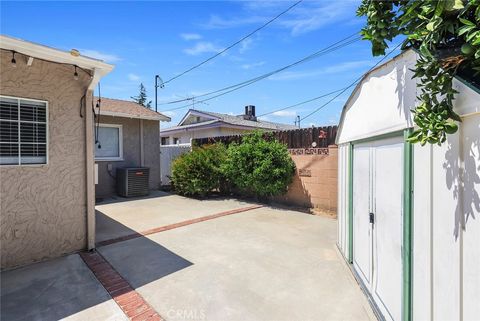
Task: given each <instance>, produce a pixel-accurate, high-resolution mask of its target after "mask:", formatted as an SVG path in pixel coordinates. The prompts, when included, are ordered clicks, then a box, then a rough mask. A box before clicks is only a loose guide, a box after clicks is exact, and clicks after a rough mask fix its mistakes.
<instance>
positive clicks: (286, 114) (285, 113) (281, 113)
mask: <svg viewBox="0 0 480 321" xmlns="http://www.w3.org/2000/svg"><path fill="white" fill-rule="evenodd" d="M272 115H274V116H277V117H295V116H297V112H296V111H295V110H280V111H276V112H274V113H273V114H272Z"/></svg>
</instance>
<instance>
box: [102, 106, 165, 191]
mask: <svg viewBox="0 0 480 321" xmlns="http://www.w3.org/2000/svg"><path fill="white" fill-rule="evenodd" d="M96 99H97V100H98V98H96ZM96 111H97V114H99V116H97V117H98V118H97V120H96V121H97V124H96V125H97V126H96V127H95V128H96V129H97V128H98V131H97V130H96V134H97V137H96V139H97V140H98V142H97V143H96V144H95V163H96V164H97V166H98V167H97V170H98V172H97V173H98V182H97V185H96V186H95V195H96V196H97V197H108V196H112V195H114V194H115V193H116V169H117V168H120V167H148V168H150V177H149V188H150V189H158V188H159V187H160V142H159V131H160V121H170V118H169V117H167V116H165V115H163V114H160V113H157V112H155V111H153V110H151V109H148V108H146V107H143V106H142V105H139V104H137V103H135V102H132V101H126V100H119V99H110V98H103V97H102V98H101V99H100V109H98V108H97V109H96Z"/></svg>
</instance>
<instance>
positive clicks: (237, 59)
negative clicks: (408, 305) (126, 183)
mask: <svg viewBox="0 0 480 321" xmlns="http://www.w3.org/2000/svg"><path fill="white" fill-rule="evenodd" d="M293 3H294V2H293V1H254V2H248V1H210V2H205V1H192V2H186V1H175V2H161V1H156V2H112V1H108V2H37V1H35V2H5V1H2V3H1V9H2V10H1V25H0V26H1V33H2V34H6V35H9V36H13V37H18V38H21V39H24V40H29V41H33V42H37V43H41V44H45V45H48V46H52V47H56V48H59V49H64V50H70V49H71V48H76V49H78V50H80V52H81V53H82V54H84V55H87V56H91V57H96V58H100V59H103V60H105V61H107V62H109V63H112V64H114V65H115V69H114V70H113V72H112V73H111V74H110V75H108V76H106V77H105V78H103V79H102V82H101V85H102V95H103V96H105V97H110V98H118V99H130V96H133V95H136V94H137V93H138V86H139V84H140V82H143V83H144V85H145V86H146V88H147V93H148V94H149V98H150V99H152V100H154V85H153V83H154V76H155V74H159V75H160V76H161V77H162V78H163V79H164V80H167V79H170V78H171V77H173V76H175V75H177V74H178V73H180V72H182V71H184V70H186V69H188V68H189V67H191V66H193V65H195V64H197V63H199V62H201V61H202V60H204V59H206V58H208V57H209V56H211V55H213V54H215V53H216V52H218V51H219V50H221V49H223V48H225V47H226V46H228V45H230V44H231V43H233V42H235V41H237V40H238V39H240V38H242V37H243V36H244V35H245V34H247V33H249V32H251V31H252V30H254V29H256V28H257V27H259V26H261V25H262V24H264V23H265V22H266V21H268V20H269V19H271V18H272V17H274V16H275V15H277V14H278V13H280V12H281V11H283V10H284V9H286V8H287V7H289V6H290V5H291V4H293ZM358 3H359V1H347V0H342V1H330V0H322V1H308V0H307V1H304V2H303V3H301V4H299V5H298V6H296V7H295V8H294V9H292V10H291V11H290V12H288V13H287V14H285V15H283V16H282V17H280V18H279V19H278V20H276V21H275V22H273V23H272V24H270V25H269V26H268V27H266V28H265V29H263V30H261V31H260V32H258V33H256V34H255V35H254V36H252V37H251V38H249V39H248V40H246V41H244V42H242V43H240V44H239V45H238V46H236V47H234V48H232V49H230V50H229V51H227V52H226V53H225V54H223V55H221V56H219V57H218V58H216V59H214V60H213V61H211V62H209V63H207V64H205V65H204V66H202V67H200V68H198V69H196V70H194V71H192V72H190V73H188V74H186V75H184V76H182V77H180V78H178V79H176V80H174V81H172V82H171V83H168V84H167V85H166V86H165V88H163V89H159V103H161V102H165V101H171V100H176V99H181V98H184V97H186V96H192V95H199V94H202V93H205V92H209V91H213V90H216V89H220V88H223V87H226V86H228V85H231V84H235V83H238V82H242V81H244V80H247V79H250V78H253V77H256V76H258V75H261V74H264V73H266V72H269V71H271V70H275V69H278V68H280V67H283V66H284V65H287V64H289V63H292V62H294V61H296V60H299V59H301V58H303V57H304V56H307V55H309V54H311V53H313V52H315V51H317V50H319V49H321V48H323V47H325V46H327V45H329V44H332V43H334V42H335V41H337V40H339V39H341V38H344V37H346V36H348V35H350V34H352V33H354V32H355V31H359V30H360V29H361V27H362V25H363V23H364V20H363V19H361V18H358V17H356V16H355V10H356V7H357V5H358ZM378 59H379V58H378V57H375V58H374V57H372V56H371V51H370V44H369V43H368V42H367V41H360V42H356V43H354V44H352V45H350V46H348V47H345V48H343V49H340V50H338V51H335V52H333V53H330V54H328V55H325V56H322V57H319V58H317V59H315V60H312V61H310V62H307V63H305V64H302V65H300V66H296V67H294V68H291V69H289V70H287V71H284V72H282V73H279V74H277V75H274V76H271V77H270V78H268V79H264V80H262V81H259V82H257V83H255V84H253V85H251V86H248V87H245V88H242V89H240V90H238V91H235V92H232V93H230V94H227V95H224V96H222V97H218V98H215V99H212V100H210V101H208V102H207V103H208V105H205V104H197V105H196V106H195V107H196V108H197V109H202V110H209V111H216V112H224V113H233V114H240V113H242V112H243V108H244V106H245V105H255V106H256V108H257V114H262V113H266V112H269V111H271V110H274V109H278V108H281V107H285V106H289V105H292V104H295V103H298V102H301V101H304V100H307V99H309V98H312V97H316V96H319V95H322V94H323V93H326V92H329V91H333V90H336V89H339V88H342V87H344V86H345V85H347V84H349V83H350V82H352V81H353V80H354V79H356V78H357V77H359V76H360V75H361V74H362V73H364V72H365V71H367V70H368V69H369V68H370V67H371V66H372V65H373V64H374V63H375V62H376V61H377V60H378ZM349 92H350V91H348V92H346V93H345V94H344V95H342V96H341V97H339V98H337V99H336V100H335V101H334V102H332V103H331V104H330V105H328V106H327V107H325V108H324V109H322V110H321V111H320V112H318V113H316V114H315V115H313V116H311V117H309V118H308V119H307V120H305V121H304V122H303V123H302V127H305V126H311V125H317V126H318V125H331V124H336V123H337V122H338V120H339V116H340V112H341V108H342V107H343V104H344V102H345V100H346V99H347V98H348V94H349ZM328 99H329V97H327V98H325V99H322V100H318V101H316V102H312V103H309V104H305V105H302V106H298V107H296V108H292V109H289V110H285V111H282V112H279V113H276V114H273V115H269V116H267V118H266V120H270V121H277V122H283V123H293V122H294V119H295V116H296V115H300V116H301V117H302V116H305V115H306V114H308V113H309V112H311V111H312V110H314V109H315V108H316V107H318V106H320V105H321V104H322V103H324V102H326V101H327V100H328ZM184 105H185V103H180V104H177V105H166V106H165V105H159V111H163V110H165V109H170V108H174V107H180V106H184ZM187 110H188V108H184V109H180V110H175V111H170V112H166V114H167V115H169V116H171V117H172V122H171V123H169V124H165V125H164V127H168V126H172V125H176V123H177V122H178V121H179V120H180V118H181V117H182V116H183V115H184V114H185V112H186V111H187Z"/></svg>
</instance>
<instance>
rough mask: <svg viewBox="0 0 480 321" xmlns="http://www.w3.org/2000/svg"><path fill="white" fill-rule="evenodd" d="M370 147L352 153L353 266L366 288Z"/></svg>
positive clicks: (369, 242) (369, 245)
mask: <svg viewBox="0 0 480 321" xmlns="http://www.w3.org/2000/svg"><path fill="white" fill-rule="evenodd" d="M370 152H371V151H370V145H365V144H361V145H355V146H354V153H353V155H354V156H353V173H354V175H353V265H354V267H355V270H356V271H357V273H358V275H359V276H360V277H361V278H362V281H363V283H364V284H365V285H366V286H370V282H371V280H372V228H371V224H370V223H369V218H368V216H369V213H370V203H371V200H370V198H371V190H370V188H369V187H370V178H371V175H370V168H371V166H370Z"/></svg>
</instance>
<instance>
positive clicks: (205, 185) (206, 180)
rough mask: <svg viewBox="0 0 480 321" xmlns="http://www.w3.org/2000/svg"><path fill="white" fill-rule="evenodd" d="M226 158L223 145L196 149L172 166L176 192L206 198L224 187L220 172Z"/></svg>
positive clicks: (175, 161) (178, 159) (176, 160)
mask: <svg viewBox="0 0 480 321" xmlns="http://www.w3.org/2000/svg"><path fill="white" fill-rule="evenodd" d="M225 156H226V148H225V146H224V145H222V144H214V145H205V146H202V147H194V149H193V150H192V151H191V152H190V153H186V154H182V155H180V157H178V158H177V159H175V160H174V161H173V164H172V183H173V187H174V189H175V191H176V192H177V193H179V194H181V195H186V196H200V197H204V196H206V195H208V194H209V193H211V192H212V191H213V190H217V189H220V187H221V186H223V185H224V184H223V182H224V178H223V175H222V172H221V170H220V166H221V164H222V163H223V161H224V159H225Z"/></svg>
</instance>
